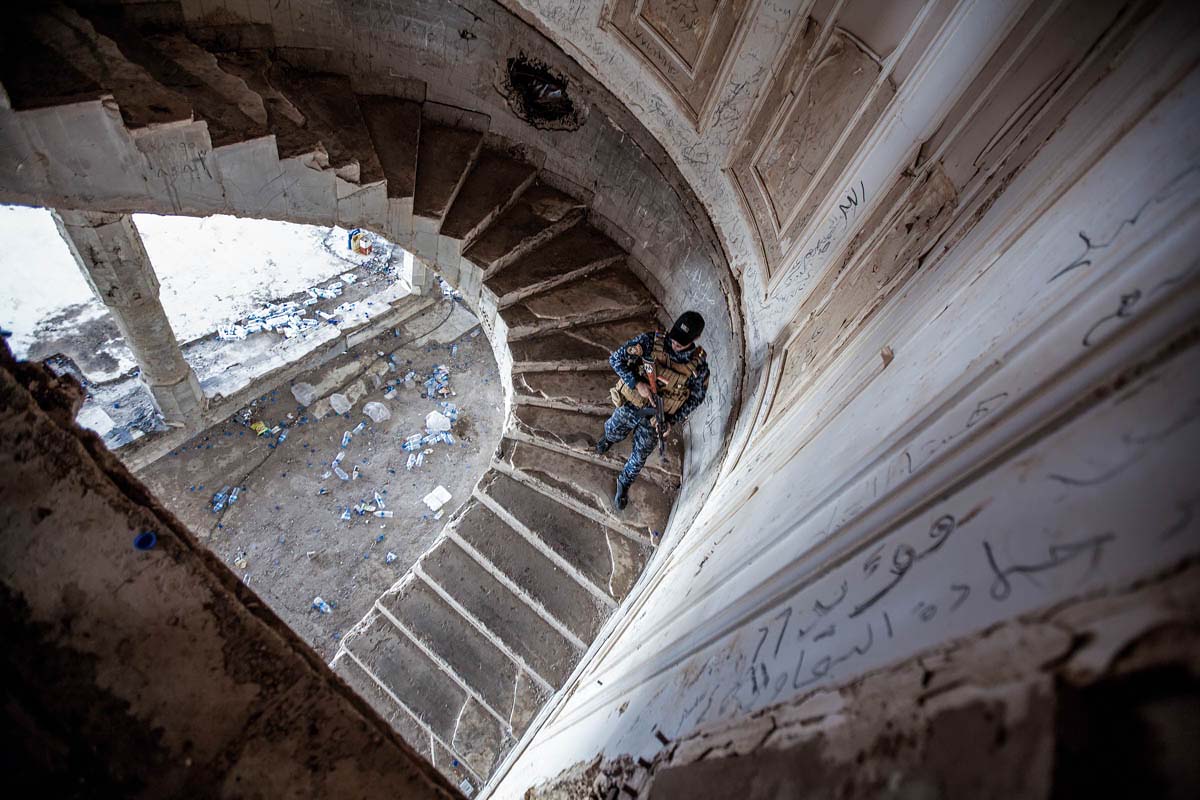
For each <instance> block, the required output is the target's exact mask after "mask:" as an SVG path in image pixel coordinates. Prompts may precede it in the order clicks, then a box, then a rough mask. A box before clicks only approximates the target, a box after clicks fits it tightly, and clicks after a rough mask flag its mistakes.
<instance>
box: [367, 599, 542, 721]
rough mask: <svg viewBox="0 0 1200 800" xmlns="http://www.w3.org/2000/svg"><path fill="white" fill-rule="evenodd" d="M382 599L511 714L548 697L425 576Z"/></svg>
mask: <svg viewBox="0 0 1200 800" xmlns="http://www.w3.org/2000/svg"><path fill="white" fill-rule="evenodd" d="M381 602H382V603H383V605H384V606H385V607H386V608H387V609H388V610H389V611H391V612H392V613H393V614H394V615H395V617H396V618H397V619H398V620H400V621H401V622H403V623H404V625H405V626H406V627H407V628H408V629H409V630H410V631H411V632H412V633H413V635H414V636H416V637H417V638H419V639H420V640H421V641H422V643H423V644H425V645H426V646H427V647H428V648H429V649H430V650H432V651H433V652H435V653H437V655H438V656H439V657H440V658H442V659H443V660H444V661H445V662H446V663H447V664H449V665H450V667H451V668H452V669H453V670H454V671H455V672H456V673H457V674H458V676H459V677H460V678H461V679H462V680H463V682H465V683H466V684H467V685H468V686H470V687H471V688H472V689H473V690H475V691H476V692H477V693H478V694H479V696H480V697H482V698H483V699H484V701H485V702H486V703H488V705H490V706H491V707H492V708H493V709H494V710H496V711H498V712H500V713H501V714H503V715H507V714H509V713H510V710H511V709H512V707H513V705H514V704H517V705H520V706H522V707H523V708H524V707H528V706H529V705H530V704H532V705H533V706H535V707H537V706H540V705H541V704H542V703H543V702H545V701H546V699H547V697H548V696H547V695H546V693H545V692H544V691H540V690H539V689H538V688H537V686H536V684H533V683H530V682H528V681H521V680H520V677H521V674H522V672H523V670H522V669H521V668H520V667H519V666H517V664H516V663H515V662H513V660H512V659H510V658H509V657H508V655H507V654H505V653H504V651H503V650H501V649H499V648H498V647H496V645H495V644H493V643H492V641H491V640H489V639H488V638H487V637H486V636H484V635H483V634H482V633H480V632H479V631H478V630H476V629H475V628H474V627H473V626H472V625H471V624H470V623H469V622H467V620H466V619H464V618H463V617H462V616H461V615H460V614H459V613H458V612H457V611H455V610H454V609H453V608H452V607H451V606H450V605H449V604H448V603H447V602H446V601H445V600H443V599H442V598H441V597H440V596H438V594H437V593H436V592H435V591H434V590H433V589H431V588H429V586H427V585H426V584H425V583H423V582H422V581H419V580H418V581H411V582H409V583H408V584H407V585H406V586H404V587H403V588H402V589H400V590H398V591H397V592H395V593H388V594H386V595H384V596H383V598H381ZM509 722H510V724H512V720H510V721H509ZM519 733H520V732H519V731H518V734H519Z"/></svg>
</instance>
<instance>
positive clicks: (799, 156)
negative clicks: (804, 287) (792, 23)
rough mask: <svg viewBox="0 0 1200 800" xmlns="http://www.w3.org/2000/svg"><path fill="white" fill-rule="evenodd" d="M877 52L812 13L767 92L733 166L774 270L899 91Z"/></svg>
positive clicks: (771, 275) (786, 261)
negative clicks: (825, 30)
mask: <svg viewBox="0 0 1200 800" xmlns="http://www.w3.org/2000/svg"><path fill="white" fill-rule="evenodd" d="M880 75H881V67H880V65H879V62H878V61H877V60H876V58H875V57H874V56H873V55H872V54H870V53H868V52H867V51H865V50H864V49H863V48H862V47H861V46H860V45H859V44H858V43H857V42H856V41H855V39H854V37H853V36H850V35H847V34H846V33H845V32H843V31H841V30H840V29H836V28H835V29H834V30H832V31H830V32H829V34H828V35H826V36H823V35H822V32H821V27H820V25H819V24H818V23H817V22H816V21H815V20H813V19H812V18H808V19H807V20H805V21H804V22H802V23H801V24H800V30H798V32H797V34H796V35H794V36H793V37H792V38H791V40H790V41H789V43H788V45H787V48H786V50H785V52H784V54H783V56H782V58H781V61H780V67H779V69H777V70H775V72H774V73H773V75H772V77H771V78H770V79H769V83H768V85H767V86H766V87H764V88H763V90H762V92H761V93H760V97H759V102H758V103H757V104H756V107H755V110H754V111H753V112H752V113H751V115H750V119H749V122H748V124H747V126H746V128H745V129H744V131H743V133H742V136H741V138H740V141H739V142H738V143H737V145H736V146H735V148H734V150H733V154H732V156H731V159H730V162H729V166H728V168H727V169H728V172H729V175H730V177H731V178H732V180H733V182H734V184H735V185H736V186H737V188H738V190H739V192H740V194H741V196H742V199H743V201H744V202H745V204H746V208H747V211H749V213H750V215H751V217H752V218H753V220H754V224H755V227H756V229H757V233H758V235H759V239H760V243H761V246H762V250H763V255H764V257H765V260H766V262H767V268H768V277H769V278H774V277H775V276H776V275H777V274H778V273H779V272H780V271H781V270H782V269H783V267H785V266H786V265H788V264H789V263H790V262H791V261H792V260H793V259H794V258H795V256H796V252H795V251H796V249H797V247H798V244H799V242H798V241H797V240H798V237H799V236H800V234H801V233H802V232H803V231H804V229H805V227H806V226H807V225H808V223H809V222H810V221H811V220H812V218H813V214H814V213H815V212H816V211H817V210H818V206H819V204H821V203H822V202H823V201H824V200H825V199H826V198H827V197H830V196H831V193H833V192H835V191H836V190H837V189H838V188H839V187H838V183H839V181H841V180H842V177H843V176H842V173H843V171H844V170H845V168H846V166H847V164H848V163H849V162H850V160H851V158H853V156H854V153H855V152H856V151H857V150H858V148H859V146H860V145H861V144H862V143H863V141H864V140H865V139H866V137H867V134H868V133H869V132H870V131H871V128H872V127H873V126H874V125H875V123H876V122H877V121H878V120H879V118H880V117H881V116H882V114H883V111H884V109H885V108H886V107H887V105H888V103H889V102H890V101H891V99H892V96H893V95H894V94H895V88H894V87H893V86H892V83H891V81H890V80H888V79H886V78H883V79H881V77H880Z"/></svg>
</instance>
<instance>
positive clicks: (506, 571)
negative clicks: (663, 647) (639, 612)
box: [449, 476, 609, 643]
mask: <svg viewBox="0 0 1200 800" xmlns="http://www.w3.org/2000/svg"><path fill="white" fill-rule="evenodd" d="M481 480H486V476H485V478H482V479H481ZM449 535H450V536H451V537H453V538H454V539H455V542H456V543H457V544H458V545H459V546H460V547H466V548H469V549H470V550H473V551H474V552H475V553H476V554H478V555H479V556H480V557H482V558H483V559H485V560H486V561H487V562H488V564H490V565H491V566H492V567H493V568H494V569H496V570H497V571H498V572H499V573H500V574H501V575H503V576H504V577H505V578H507V579H508V581H509V582H510V583H511V584H512V585H513V586H515V587H516V588H517V590H518V591H520V592H522V593H524V594H525V595H526V596H527V597H528V598H529V599H530V600H532V601H533V602H534V603H536V604H537V605H538V606H540V607H541V608H542V609H544V610H545V611H546V612H547V613H548V614H549V615H550V617H552V618H553V620H556V621H558V622H559V623H561V625H562V629H565V631H567V632H569V633H570V634H571V635H572V636H574V637H575V638H576V639H577V640H578V641H580V642H583V643H587V642H590V641H591V640H592V639H593V638H594V637H595V635H596V632H597V631H598V630H600V623H601V622H603V621H604V618H605V616H607V614H608V610H609V609H608V608H607V607H606V606H605V605H604V603H603V602H602V601H601V600H600V599H599V598H598V597H596V596H595V595H594V594H592V592H591V591H589V589H588V588H586V587H585V586H584V585H582V584H581V583H579V582H578V581H576V580H575V578H574V577H573V576H572V575H571V574H570V573H569V572H567V571H566V570H565V569H564V568H563V567H562V566H560V565H559V564H557V563H555V561H554V560H553V559H552V558H551V557H550V556H549V555H548V554H547V553H546V552H544V550H543V549H539V547H538V546H536V545H535V544H533V543H530V542H529V541H527V540H526V539H525V538H523V537H522V536H521V535H520V533H518V532H517V531H515V530H513V529H512V528H511V527H510V526H509V525H508V523H507V522H505V521H504V520H503V519H501V518H500V517H498V516H496V514H495V513H494V512H493V511H492V510H491V509H489V508H487V507H486V506H484V505H483V504H481V503H474V504H471V505H470V506H469V507H468V508H467V511H466V513H464V514H463V515H462V516H461V517H459V518H458V520H457V521H456V524H455V526H454V527H453V528H452V529H451V531H450V533H449Z"/></svg>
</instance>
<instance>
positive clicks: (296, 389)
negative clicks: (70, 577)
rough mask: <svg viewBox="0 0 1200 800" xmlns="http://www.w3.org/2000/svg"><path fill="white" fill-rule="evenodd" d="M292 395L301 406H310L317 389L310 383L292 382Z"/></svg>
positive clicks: (314, 400)
mask: <svg viewBox="0 0 1200 800" xmlns="http://www.w3.org/2000/svg"><path fill="white" fill-rule="evenodd" d="M292 397H294V398H296V402H297V403H299V404H300V405H302V406H311V405H312V404H313V403H315V402H316V401H317V390H316V387H314V386H313V385H312V384H311V383H293V384H292Z"/></svg>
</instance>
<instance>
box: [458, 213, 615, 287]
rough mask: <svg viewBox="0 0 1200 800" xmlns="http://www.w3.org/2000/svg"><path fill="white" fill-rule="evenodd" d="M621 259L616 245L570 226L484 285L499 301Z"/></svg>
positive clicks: (591, 229)
mask: <svg viewBox="0 0 1200 800" xmlns="http://www.w3.org/2000/svg"><path fill="white" fill-rule="evenodd" d="M622 255H624V251H623V250H622V249H621V248H620V247H619V246H618V245H617V243H616V242H614V241H613V240H612V239H610V238H608V237H607V236H605V235H604V234H603V233H601V232H600V231H598V230H596V228H594V227H592V226H591V225H589V224H587V223H586V222H584V223H580V224H578V225H573V226H571V227H570V228H568V229H567V230H565V231H563V232H562V233H560V234H559V235H558V236H555V237H554V238H553V239H551V240H550V241H548V242H545V243H543V244H541V245H540V246H538V247H536V248H534V249H533V250H531V251H530V252H529V253H526V254H525V255H523V256H521V257H520V258H518V259H517V260H516V261H515V262H513V263H512V264H509V265H508V266H507V267H506V268H504V269H502V270H500V271H499V272H497V273H496V274H495V275H493V276H492V277H490V278H488V279H487V280H485V281H484V285H485V286H487V288H488V289H490V290H491V291H492V292H493V293H495V295H496V296H497V297H500V298H503V297H504V296H506V295H508V294H511V293H513V292H518V291H520V290H522V289H525V288H527V287H530V286H534V285H536V284H539V283H542V282H543V281H546V280H548V279H552V278H556V277H558V276H561V275H565V274H567V273H570V272H573V271H575V270H577V269H581V268H583V267H586V266H587V265H589V264H593V263H596V262H599V261H602V260H604V259H610V258H616V257H619V256H622ZM468 257H469V256H468Z"/></svg>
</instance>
